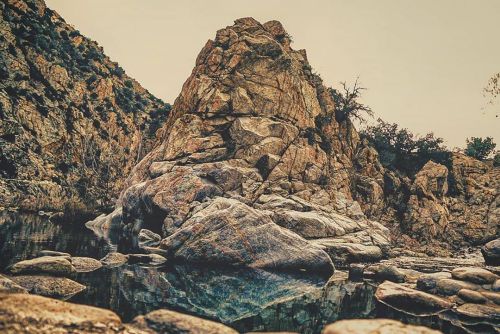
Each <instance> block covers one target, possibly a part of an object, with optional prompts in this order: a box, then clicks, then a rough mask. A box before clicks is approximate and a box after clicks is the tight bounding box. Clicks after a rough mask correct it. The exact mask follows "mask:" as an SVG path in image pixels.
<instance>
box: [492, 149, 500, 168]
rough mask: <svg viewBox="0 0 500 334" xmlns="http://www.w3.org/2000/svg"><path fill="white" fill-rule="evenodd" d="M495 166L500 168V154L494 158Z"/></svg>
mask: <svg viewBox="0 0 500 334" xmlns="http://www.w3.org/2000/svg"><path fill="white" fill-rule="evenodd" d="M493 166H495V167H500V152H497V153H496V154H495V157H494V158H493Z"/></svg>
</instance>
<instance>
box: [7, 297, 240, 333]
mask: <svg viewBox="0 0 500 334" xmlns="http://www.w3.org/2000/svg"><path fill="white" fill-rule="evenodd" d="M0 331H1V332H2V333H26V334H28V333H29V334H31V333H37V334H51V333H81V334H84V333H121V334H154V333H172V334H174V333H179V334H181V333H182V334H187V333H190V334H204V333H207V334H210V333H213V334H216V333H220V334H236V333H238V332H236V331H235V330H233V329H231V328H229V327H227V326H224V325H222V324H219V323H216V322H213V321H209V320H205V319H201V318H198V317H194V316H190V315H187V314H182V313H178V312H174V311H169V310H164V309H162V310H157V311H153V312H151V313H148V314H146V315H143V316H138V317H136V318H135V319H134V320H133V322H132V323H131V324H123V323H122V321H121V320H120V318H119V317H118V316H117V315H116V314H115V313H114V312H112V311H109V310H105V309H102V308H97V307H92V306H86V305H78V304H72V303H68V302H63V301H59V300H55V299H50V298H46V297H41V296H35V295H28V294H1V293H0Z"/></svg>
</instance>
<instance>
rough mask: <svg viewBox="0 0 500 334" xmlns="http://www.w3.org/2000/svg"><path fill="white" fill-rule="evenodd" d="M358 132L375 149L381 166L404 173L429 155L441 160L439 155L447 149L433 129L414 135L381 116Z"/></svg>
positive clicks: (429, 157)
mask: <svg viewBox="0 0 500 334" xmlns="http://www.w3.org/2000/svg"><path fill="white" fill-rule="evenodd" d="M360 134H361V136H362V137H364V138H366V139H368V141H369V142H370V143H371V145H373V146H374V147H375V149H377V151H378V152H379V159H380V162H381V163H382V164H383V165H384V166H386V167H392V168H396V169H399V170H401V171H404V172H407V173H413V172H414V171H415V170H418V169H419V167H420V165H423V164H425V163H426V162H427V161H429V160H430V159H431V158H435V159H437V160H440V159H441V158H442V157H441V156H440V154H441V153H445V152H447V150H446V147H444V145H443V139H442V138H439V137H435V136H434V134H433V133H432V132H431V133H428V134H427V135H425V136H423V137H417V136H415V135H414V134H413V133H411V132H410V131H409V130H408V129H404V128H403V129H400V128H399V126H398V125H397V124H396V123H393V124H391V123H388V122H384V121H383V120H382V119H380V118H379V119H378V120H377V124H376V125H371V126H368V127H366V128H365V129H364V130H363V131H361V133H360Z"/></svg>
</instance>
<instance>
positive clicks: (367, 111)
mask: <svg viewBox="0 0 500 334" xmlns="http://www.w3.org/2000/svg"><path fill="white" fill-rule="evenodd" d="M341 85H342V91H341V90H337V89H334V88H329V89H328V92H329V93H330V95H331V96H332V98H333V102H334V103H335V118H336V119H337V121H338V122H343V121H345V120H346V119H353V118H356V119H358V120H359V121H361V122H364V121H365V115H368V116H373V111H372V109H371V108H370V107H369V106H367V105H365V104H362V103H360V102H359V101H358V100H359V98H360V97H361V93H362V92H363V91H364V90H366V88H364V87H361V86H360V84H359V82H358V79H356V81H355V82H354V86H353V87H348V86H347V84H346V83H345V82H341Z"/></svg>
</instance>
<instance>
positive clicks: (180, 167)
mask: <svg viewBox="0 0 500 334" xmlns="http://www.w3.org/2000/svg"><path fill="white" fill-rule="evenodd" d="M159 137H161V141H160V142H159V145H158V147H156V148H155V149H154V150H153V151H152V152H151V153H149V154H148V155H147V156H146V157H145V158H144V159H143V160H142V161H141V162H140V163H139V164H138V165H137V166H136V167H135V168H134V170H133V172H132V174H131V176H130V178H129V180H128V185H129V188H128V189H127V190H126V191H124V192H123V194H122V196H121V200H120V205H121V207H122V210H123V215H122V220H123V224H124V226H125V231H126V232H128V233H129V234H131V235H137V234H138V232H139V231H140V229H141V228H146V229H151V230H154V231H155V232H158V233H161V234H162V235H163V237H164V239H163V240H162V241H161V244H160V245H159V246H158V247H156V248H154V249H151V248H150V249H148V250H149V251H153V252H161V253H166V255H167V256H168V257H169V258H175V259H179V260H185V261H191V262H201V263H217V264H226V265H228V264H229V265H248V266H253V267H259V268H274V269H285V270H312V271H315V272H320V271H324V272H330V271H331V261H330V257H331V258H332V259H333V260H334V262H338V263H344V262H345V261H348V260H359V261H362V260H368V261H370V260H377V259H380V258H381V257H382V256H383V254H384V253H385V252H386V250H387V246H388V231H387V230H386V229H385V228H384V227H383V226H381V225H380V224H378V223H376V222H372V221H370V220H368V219H367V218H366V217H365V215H364V214H363V212H362V211H361V208H360V206H359V204H358V203H357V202H355V201H353V200H352V197H351V173H350V170H351V167H352V159H353V154H354V149H355V147H356V146H357V145H358V141H359V139H358V135H357V133H356V131H355V129H354V127H353V126H352V125H351V124H350V123H349V122H343V123H339V122H337V121H336V120H335V117H334V103H333V100H332V98H331V96H330V94H329V93H328V92H327V89H326V87H325V86H323V84H322V81H321V79H320V78H319V77H318V76H316V75H314V74H313V73H311V67H310V65H309V63H308V61H307V56H306V53H305V51H304V50H300V51H296V50H293V49H292V48H291V47H290V39H289V37H288V35H287V33H286V32H285V30H284V29H283V27H282V26H281V24H280V23H279V22H276V21H270V22H267V23H264V24H260V23H259V22H257V21H255V20H254V19H252V18H244V19H239V20H236V21H235V24H234V25H233V26H230V27H227V28H225V29H222V30H219V31H218V32H217V34H216V37H215V39H214V40H213V41H211V40H210V41H208V42H207V44H206V45H205V47H204V48H203V49H202V51H201V52H200V55H199V56H198V58H197V61H196V66H195V68H194V70H193V72H192V74H191V76H190V77H189V78H188V79H187V81H186V83H185V84H184V86H183V89H182V92H181V94H180V95H179V97H178V98H177V99H176V101H175V104H174V106H173V109H172V114H171V115H170V117H169V119H168V120H167V122H166V124H165V125H164V126H163V127H162V129H161V130H160V134H159ZM117 212H119V210H117ZM113 217H115V219H116V213H115V215H114V216H113ZM99 220H100V219H98V220H97V221H96V222H94V223H98V221H99Z"/></svg>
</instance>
